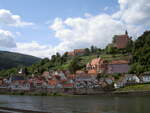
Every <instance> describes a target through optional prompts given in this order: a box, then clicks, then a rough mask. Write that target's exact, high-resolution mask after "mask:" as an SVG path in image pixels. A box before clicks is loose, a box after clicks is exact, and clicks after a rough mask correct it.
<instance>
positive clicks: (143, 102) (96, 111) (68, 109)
mask: <svg viewBox="0 0 150 113" xmlns="http://www.w3.org/2000/svg"><path fill="white" fill-rule="evenodd" d="M0 106H2V107H10V108H19V109H27V110H36V111H47V112H52V113H150V97H149V96H141V97H139V96H132V97H130V96H120V97H115V96H114V97H104V96H103V97H102V96H72V97H70V96H57V97H53V96H16V95H0Z"/></svg>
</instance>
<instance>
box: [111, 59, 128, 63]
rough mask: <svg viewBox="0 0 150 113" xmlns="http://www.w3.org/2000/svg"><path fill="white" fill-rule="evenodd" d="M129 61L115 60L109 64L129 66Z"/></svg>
mask: <svg viewBox="0 0 150 113" xmlns="http://www.w3.org/2000/svg"><path fill="white" fill-rule="evenodd" d="M128 63H129V61H127V60H113V61H111V62H110V63H109V64H128Z"/></svg>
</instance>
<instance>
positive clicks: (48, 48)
mask: <svg viewBox="0 0 150 113" xmlns="http://www.w3.org/2000/svg"><path fill="white" fill-rule="evenodd" d="M149 12H150V1H149V0H0V50H4V51H12V52H18V53H23V54H29V55H33V56H37V57H41V58H44V57H48V58H50V57H51V55H53V54H55V53H56V52H59V53H61V54H63V53H64V52H66V51H71V50H73V49H79V48H87V47H90V46H91V45H95V46H97V47H100V48H105V47H106V45H107V44H109V43H111V41H112V37H113V36H114V35H119V34H124V32H125V30H128V33H129V35H130V36H132V37H133V39H136V38H137V37H138V36H139V35H141V34H142V33H143V32H144V31H145V30H149V29H150V27H149V26H150V13H149Z"/></svg>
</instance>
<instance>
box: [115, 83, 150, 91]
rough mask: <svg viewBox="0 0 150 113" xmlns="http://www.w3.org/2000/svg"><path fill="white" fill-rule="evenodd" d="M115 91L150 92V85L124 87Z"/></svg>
mask: <svg viewBox="0 0 150 113" xmlns="http://www.w3.org/2000/svg"><path fill="white" fill-rule="evenodd" d="M117 91H150V84H139V85H132V86H126V87H124V88H120V89H117Z"/></svg>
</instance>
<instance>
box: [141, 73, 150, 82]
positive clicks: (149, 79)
mask: <svg viewBox="0 0 150 113" xmlns="http://www.w3.org/2000/svg"><path fill="white" fill-rule="evenodd" d="M142 80H143V82H144V83H148V82H150V75H143V76H142Z"/></svg>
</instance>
